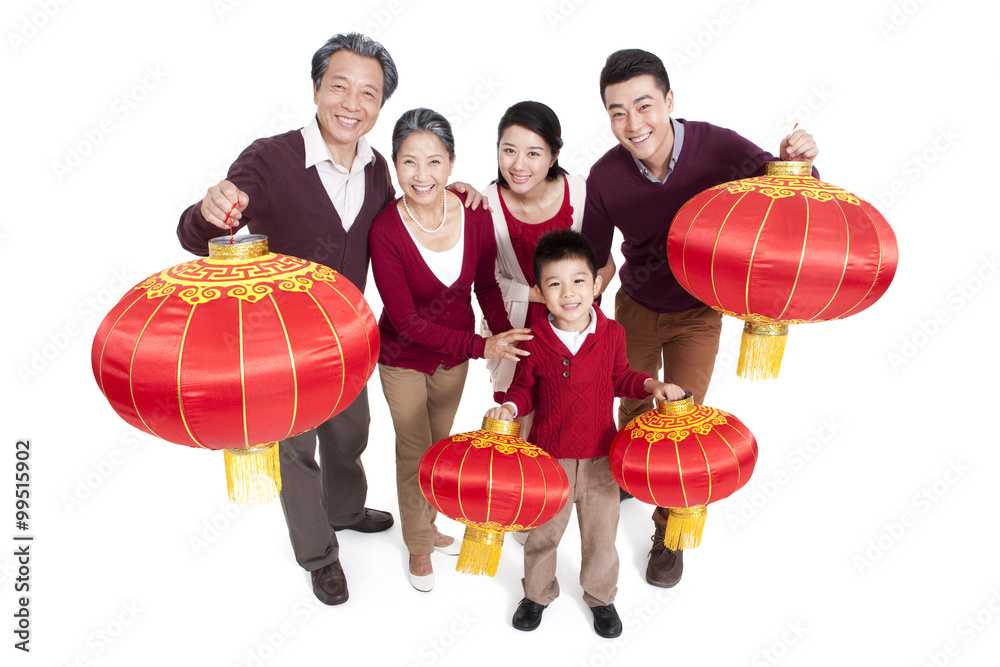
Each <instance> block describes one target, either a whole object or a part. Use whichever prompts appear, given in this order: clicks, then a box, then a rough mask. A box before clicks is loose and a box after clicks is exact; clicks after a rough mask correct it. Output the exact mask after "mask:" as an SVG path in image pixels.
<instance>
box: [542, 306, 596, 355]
mask: <svg viewBox="0 0 1000 667" xmlns="http://www.w3.org/2000/svg"><path fill="white" fill-rule="evenodd" d="M555 319H556V316H555V315H553V314H552V313H549V326H551V327H552V331H554V332H555V334H556V336H557V337H558V338H559V340H561V341H562V342H563V344H564V345H565V346H566V347H567V348H568V349H569V353H570V354H572V355H573V356H574V357H575V356H576V353H577V352H579V351H580V348H581V347H583V341H584V339H586V338H587V335H588V334H592V333H595V332H596V331H597V312H596V311H595V310H594V307H593V306H591V307H590V324H588V325H587V328H586V329H584V330H583V331H563V330H562V329H557V328H556V323H555Z"/></svg>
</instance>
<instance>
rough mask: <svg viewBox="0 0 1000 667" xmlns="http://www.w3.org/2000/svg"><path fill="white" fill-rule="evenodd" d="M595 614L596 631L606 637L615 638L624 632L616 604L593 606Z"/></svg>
mask: <svg viewBox="0 0 1000 667" xmlns="http://www.w3.org/2000/svg"><path fill="white" fill-rule="evenodd" d="M590 611H591V613H593V614H594V632H596V633H597V634H599V635H600V636H602V637H604V638H605V639H614V638H615V637H618V636H619V635H621V633H622V620H621V619H620V618H618V612H617V611H615V606H614V605H613V604H609V605H608V606H606V607H591V608H590Z"/></svg>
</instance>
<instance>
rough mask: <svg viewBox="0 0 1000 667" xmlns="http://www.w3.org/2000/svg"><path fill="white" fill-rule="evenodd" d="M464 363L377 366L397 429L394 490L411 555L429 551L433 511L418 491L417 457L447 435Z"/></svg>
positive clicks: (462, 382) (464, 371) (431, 549)
mask: <svg viewBox="0 0 1000 667" xmlns="http://www.w3.org/2000/svg"><path fill="white" fill-rule="evenodd" d="M468 372H469V362H465V363H463V364H460V365H458V366H455V367H454V368H450V369H445V368H444V366H440V367H439V368H438V369H437V370H436V371H435V372H434V375H427V374H426V373H421V372H420V371H415V370H412V369H409V368H398V367H396V366H386V365H383V364H379V365H378V375H379V379H380V380H381V381H382V393H384V394H385V400H386V402H387V403H388V404H389V413H390V414H391V415H392V425H393V428H395V430H396V495H397V498H398V499H399V523H400V527H401V528H402V531H403V542H404V543H405V544H406V548H407V549H409V551H410V553H411V554H430V553H433V552H434V531H435V530H436V529H437V528H436V526H435V525H434V519H436V518H437V511H436V510H435V509H434V508H433V507H431V505H430V503H428V502H427V499H425V498H424V495H423V494H422V493H421V492H420V483H419V482H418V471H419V467H420V457H422V456H423V455H424V452H426V451H427V450H428V449H429V448H430V446H431V445H432V444H434V443H435V442H437V441H438V440H441V439H442V438H447V437H448V436H449V435H451V427H452V424H453V423H454V421H455V413H457V412H458V404H459V402H460V401H461V399H462V388H463V387H464V386H465V376H466V375H467V374H468Z"/></svg>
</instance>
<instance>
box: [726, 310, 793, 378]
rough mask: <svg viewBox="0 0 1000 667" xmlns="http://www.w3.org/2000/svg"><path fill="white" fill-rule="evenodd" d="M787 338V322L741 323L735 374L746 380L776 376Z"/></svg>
mask: <svg viewBox="0 0 1000 667" xmlns="http://www.w3.org/2000/svg"><path fill="white" fill-rule="evenodd" d="M787 340H788V325H787V324H755V323H753V322H747V323H746V324H745V325H743V340H742V341H741V342H740V362H739V366H738V367H737V369H736V374H737V375H738V376H739V377H741V378H744V379H747V380H771V379H774V378H776V377H778V371H779V370H781V357H782V355H783V354H784V353H785V341H787Z"/></svg>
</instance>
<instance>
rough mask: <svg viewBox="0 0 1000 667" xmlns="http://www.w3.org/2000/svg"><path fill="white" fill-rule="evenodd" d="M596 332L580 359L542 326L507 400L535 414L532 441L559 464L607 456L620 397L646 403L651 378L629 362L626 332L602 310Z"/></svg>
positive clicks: (528, 345)
mask: <svg viewBox="0 0 1000 667" xmlns="http://www.w3.org/2000/svg"><path fill="white" fill-rule="evenodd" d="M594 310H595V312H596V313H597V331H596V332H594V333H592V334H590V335H589V336H587V337H586V338H585V339H584V341H583V347H581V348H580V351H579V352H577V353H576V355H575V356H574V355H572V354H570V352H569V350H568V349H567V348H566V345H565V344H563V342H562V341H561V340H559V338H558V337H557V336H556V334H555V332H554V331H553V330H552V326H551V325H550V324H549V322H547V321H542V322H538V323H537V324H536V325H535V326H534V328H532V330H531V332H532V333H533V334H534V336H535V337H534V338H533V339H531V340H529V341H526V342H525V343H523V347H524V349H525V350H527V351H528V352H530V353H531V354H530V355H528V356H527V357H521V360H520V361H518V362H517V370H515V371H514V380H513V382H512V383H511V385H510V389H508V390H507V397H506V399H505V400H506V401H508V402H510V403H513V404H514V405H516V406H517V414H519V415H526V414H528V413H529V412H531V411H532V410H534V411H535V420H534V422H533V423H532V426H531V436H530V437H531V441H532V443H533V444H535V445H538V446H539V447H541V448H542V449H544V450H545V451H547V452H548V453H549V454H551V455H552V456H554V457H556V458H557V459H594V458H598V457H601V456H607V455H608V451H609V449H610V448H611V441H612V440H613V439H614V437H615V434H617V433H618V428H617V427H616V426H615V420H614V415H613V407H614V399H615V396H626V397H628V398H645V397H647V396H649V392H647V391H646V389H645V387H644V384H645V382H646V380H648V379H649V377H650V376H648V375H646V374H645V373H638V372H636V371H633V370H632V368H631V367H630V366H629V365H628V359H626V358H625V329H623V328H622V325H620V324H618V323H617V322H615V321H614V320H609V319H608V318H607V317H606V316H605V315H604V313H602V312H601V309H600V308H597V307H596V306H595V308H594Z"/></svg>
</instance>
